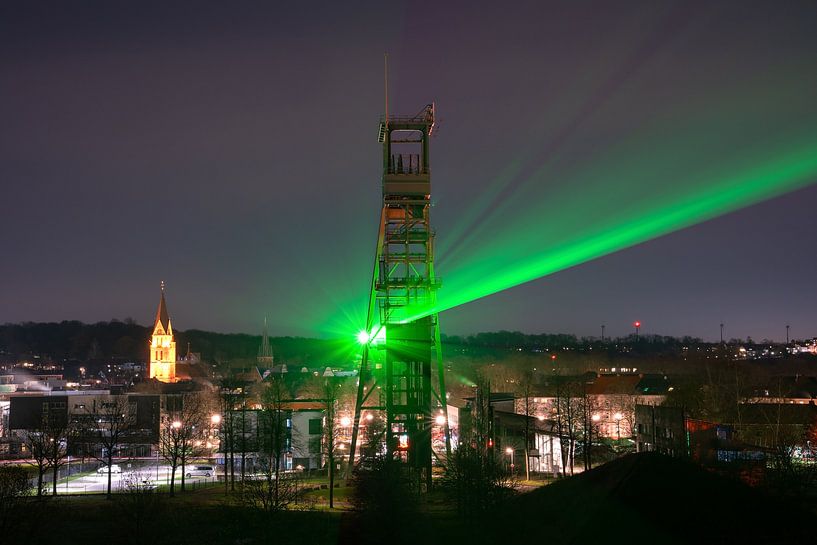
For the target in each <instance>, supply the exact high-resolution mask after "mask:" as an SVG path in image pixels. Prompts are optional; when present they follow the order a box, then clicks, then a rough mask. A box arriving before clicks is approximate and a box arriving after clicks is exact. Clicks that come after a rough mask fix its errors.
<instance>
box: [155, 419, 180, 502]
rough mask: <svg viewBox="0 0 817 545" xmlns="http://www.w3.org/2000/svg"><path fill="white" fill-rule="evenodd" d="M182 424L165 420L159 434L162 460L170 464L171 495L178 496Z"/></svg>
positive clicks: (172, 420)
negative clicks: (177, 477) (177, 479)
mask: <svg viewBox="0 0 817 545" xmlns="http://www.w3.org/2000/svg"><path fill="white" fill-rule="evenodd" d="M181 445H182V441H181V422H180V421H178V420H174V419H173V418H165V419H164V421H163V422H162V428H161V431H160V433H159V451H160V452H161V454H162V458H164V459H165V461H167V463H168V464H170V495H171V496H174V495H175V494H176V470H177V469H178V467H179V464H180V459H181V451H182V446H181Z"/></svg>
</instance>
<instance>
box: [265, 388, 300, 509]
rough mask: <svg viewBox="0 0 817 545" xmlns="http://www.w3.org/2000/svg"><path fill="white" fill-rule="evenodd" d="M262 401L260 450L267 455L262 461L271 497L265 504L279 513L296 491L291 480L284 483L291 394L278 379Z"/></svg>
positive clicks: (267, 488)
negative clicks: (283, 473)
mask: <svg viewBox="0 0 817 545" xmlns="http://www.w3.org/2000/svg"><path fill="white" fill-rule="evenodd" d="M261 401H262V404H263V411H262V413H261V415H260V417H261V418H260V420H261V421H260V422H259V426H258V427H259V436H260V441H259V451H260V452H263V453H264V454H265V459H264V460H263V461H262V467H263V469H264V480H263V481H264V483H265V485H266V486H265V488H266V491H267V493H268V494H269V498H268V501H265V502H264V503H265V504H268V505H269V506H270V509H276V510H277V509H280V508H282V507H283V506H284V505H286V504H288V503H290V502H291V501H292V500H293V497H292V494H291V493H292V492H293V491H294V489H293V488H292V486H291V485H293V484H296V483H294V481H292V480H291V479H289V480H288V481H287V482H286V483H283V482H282V481H283V479H282V478H281V468H282V466H283V462H284V455H285V453H286V452H287V449H289V448H290V447H291V445H292V444H291V441H292V436H291V431H290V430H291V427H290V426H287V420H288V414H289V413H288V410H287V402H288V401H290V394H289V391H288V389H287V388H286V385H285V383H284V380H283V378H281V377H277V378H273V379H272V380H270V382H269V383H268V384H267V387H266V389H265V390H264V391H263V393H262V394H261ZM282 486H283V488H282ZM295 489H297V486H296V487H295ZM261 492H263V491H261Z"/></svg>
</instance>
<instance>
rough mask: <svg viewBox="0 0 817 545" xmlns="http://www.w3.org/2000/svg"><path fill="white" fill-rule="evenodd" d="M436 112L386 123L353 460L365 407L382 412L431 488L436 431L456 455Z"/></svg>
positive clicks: (399, 447) (391, 434) (403, 454)
mask: <svg viewBox="0 0 817 545" xmlns="http://www.w3.org/2000/svg"><path fill="white" fill-rule="evenodd" d="M434 114H435V109H434V105H433V104H429V105H428V106H426V107H425V108H423V110H422V111H421V112H420V113H418V114H417V115H415V116H412V117H399V116H391V117H390V116H389V115H388V114H386V115H385V116H384V117H383V119H382V120H381V122H380V128H379V133H378V141H379V142H380V143H382V144H383V176H382V188H383V207H382V209H381V214H380V230H379V233H378V237H377V249H376V253H375V263H374V270H373V272H372V283H371V292H370V296H369V308H368V315H367V323H366V332H367V333H368V335H367V338H365V339H363V340H364V341H365V342H363V354H362V358H361V366H360V373H359V375H358V378H359V383H358V392H357V402H356V404H355V416H354V422H353V429H352V441H351V445H350V447H351V448H350V457H349V461H350V464H349V466H350V467H351V466H352V465H353V463H354V460H355V450H356V446H357V441H358V438H359V437H360V426H361V414H362V411H363V409H364V408H365V409H368V410H373V411H377V410H379V411H383V412H385V431H384V433H385V446H386V453H387V455H388V456H389V457H390V458H392V459H399V460H401V461H403V462H404V463H406V464H407V466H408V467H409V468H411V470H412V471H415V472H416V475H417V478H418V482H419V483H420V485H421V487H426V488H430V485H431V465H432V456H433V450H432V428H433V427H434V426H439V427H441V428H442V430H440V431H442V433H443V434H444V438H445V446H446V452H450V450H451V439H450V432H449V428H448V414H447V408H446V394H445V377H444V367H443V362H442V354H441V348H440V323H439V319H438V316H437V314H436V313H432V312H431V310H433V308H434V306H435V303H436V290H437V288H439V287H440V283H439V280H438V279H437V278H436V277H435V275H434V232H433V231H432V229H431V223H430V219H429V208H430V202H431V178H430V176H431V169H430V168H429V138H430V137H431V135H432V133H433V132H434ZM374 350H378V351H380V352H381V353H380V354H378V356H379V357H376V358H375V357H372V356H373V355H374V354H373V351H374ZM375 360H379V361H378V362H375ZM432 367H436V372H437V377H436V378H437V380H436V385H435V384H434V381H433V380H432ZM374 392H377V395H376V396H373V393H374ZM371 397H376V399H373V400H370V398H371ZM437 429H438V430H439V429H440V428H437Z"/></svg>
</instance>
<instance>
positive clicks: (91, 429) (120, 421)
mask: <svg viewBox="0 0 817 545" xmlns="http://www.w3.org/2000/svg"><path fill="white" fill-rule="evenodd" d="M134 415H135V410H132V409H131V407H130V403H129V402H128V398H127V396H124V395H115V396H103V397H102V398H100V399H99V401H98V402H97V401H94V404H93V407H92V408H91V409H88V408H87V407H86V419H85V423H86V424H87V425H88V428H87V429H85V430H83V431H82V433H83V434H84V435H85V438H86V442H87V443H90V444H93V445H94V446H95V447H98V448H91V449H89V454H90V456H91V457H93V458H95V459H97V460H99V461H100V462H102V463H103V464H105V467H106V468H107V472H106V473H107V476H108V484H107V492H106V495H107V498H108V499H111V473H112V470H111V467H112V466H113V459H114V455H115V454H116V453H117V452H118V451H119V449H120V448H121V447H122V445H123V444H124V443H125V442H126V441H127V439H128V437H129V436H130V434H131V432H132V431H133V427H134V422H133V420H134Z"/></svg>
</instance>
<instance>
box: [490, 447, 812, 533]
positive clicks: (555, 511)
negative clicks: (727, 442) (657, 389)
mask: <svg viewBox="0 0 817 545" xmlns="http://www.w3.org/2000/svg"><path fill="white" fill-rule="evenodd" d="M498 515H499V516H498V517H497V519H496V523H494V524H493V527H492V528H491V530H490V531H489V532H488V533H487V534H486V535H485V537H486V538H488V539H487V540H486V543H488V542H494V543H501V542H502V536H505V537H507V536H508V535H515V536H524V540H525V541H531V540H535V541H536V542H541V543H548V544H567V543H571V544H573V543H576V544H584V543H604V544H614V543H627V544H633V543H661V544H664V543H666V544H693V543H694V544H708V543H713V544H716V543H717V544H732V543H734V544H738V543H740V544H749V543H757V544H761V543H762V544H767V543H770V544H784V543H806V542H810V538H809V537H808V536H809V535H813V528H814V527H815V523H816V522H817V517H814V516H813V515H811V514H809V513H808V512H806V511H805V510H804V509H801V508H799V507H797V506H793V505H789V504H787V503H784V502H782V501H778V500H776V499H773V498H771V497H769V496H767V495H765V494H763V493H762V492H760V491H758V490H755V489H752V488H749V487H748V486H746V485H744V484H742V483H740V482H737V481H733V480H730V479H727V478H724V477H721V476H719V475H716V474H713V473H710V472H708V471H706V470H704V469H702V468H701V467H699V466H697V465H695V464H693V463H692V462H689V461H686V460H678V459H674V458H669V457H666V456H662V455H658V454H652V453H642V454H632V455H629V456H626V457H623V458H620V459H618V460H615V461H613V462H610V463H608V464H605V465H603V466H601V467H598V468H596V469H593V470H592V471H589V472H586V473H583V474H581V475H578V476H576V477H573V478H570V479H565V480H563V481H560V482H557V483H554V484H553V485H550V486H546V487H544V488H541V489H538V490H535V491H533V492H531V493H528V494H524V495H522V496H520V497H517V498H515V499H514V500H512V501H511V502H510V503H509V504H508V505H507V506H505V507H504V508H503V509H502V510H501V511H500V512H499V513H498Z"/></svg>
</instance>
